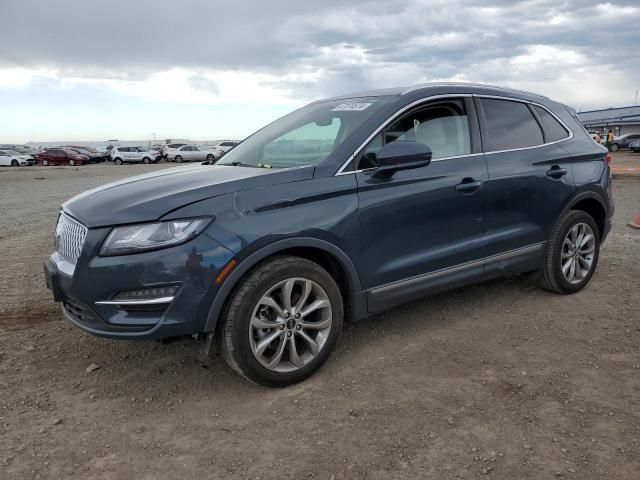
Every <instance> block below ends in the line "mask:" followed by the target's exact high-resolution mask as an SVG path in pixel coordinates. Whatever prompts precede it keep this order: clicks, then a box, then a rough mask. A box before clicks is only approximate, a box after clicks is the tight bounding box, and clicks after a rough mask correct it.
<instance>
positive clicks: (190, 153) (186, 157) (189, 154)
mask: <svg viewBox="0 0 640 480" xmlns="http://www.w3.org/2000/svg"><path fill="white" fill-rule="evenodd" d="M219 156H220V153H218V152H216V150H214V149H208V148H204V147H198V146H197V145H183V146H182V147H179V148H177V149H175V150H170V151H169V156H168V157H167V160H169V161H170V162H178V163H182V162H198V161H199V162H204V161H205V160H206V161H209V162H210V161H212V160H215V159H216V158H218V157H219Z"/></svg>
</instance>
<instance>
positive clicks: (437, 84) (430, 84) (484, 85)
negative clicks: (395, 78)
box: [401, 82, 549, 100]
mask: <svg viewBox="0 0 640 480" xmlns="http://www.w3.org/2000/svg"><path fill="white" fill-rule="evenodd" d="M453 86H455V87H481V88H493V89H495V90H503V91H506V92H514V93H524V94H526V95H534V96H536V97H541V98H546V99H547V100H549V98H548V97H545V96H544V95H540V94H539V93H534V92H528V91H526V90H518V89H516V88H509V87H501V86H499V85H490V84H487V83H473V82H427V83H420V84H418V85H413V86H411V87H409V88H407V89H406V90H405V91H404V92H402V93H401V95H406V94H407V93H410V92H413V91H415V90H420V89H421V88H428V87H453Z"/></svg>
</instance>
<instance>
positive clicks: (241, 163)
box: [223, 162, 272, 168]
mask: <svg viewBox="0 0 640 480" xmlns="http://www.w3.org/2000/svg"><path fill="white" fill-rule="evenodd" d="M223 165H233V166H234V167H251V168H272V167H271V165H269V164H267V163H258V164H257V165H256V164H253V163H244V162H231V163H227V164H223Z"/></svg>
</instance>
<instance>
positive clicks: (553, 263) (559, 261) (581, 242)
mask: <svg viewBox="0 0 640 480" xmlns="http://www.w3.org/2000/svg"><path fill="white" fill-rule="evenodd" d="M599 254H600V234H599V231H598V226H597V225H596V222H595V221H594V219H593V217H592V216H591V215H589V214H588V213H586V212H583V211H578V210H571V211H570V212H569V213H568V214H567V215H566V216H565V217H564V218H563V219H562V221H561V222H560V224H559V225H558V226H557V227H556V229H555V230H554V232H553V234H552V235H551V239H550V240H549V242H548V243H547V247H546V251H545V255H544V262H543V265H542V268H541V269H540V271H539V272H538V285H539V286H540V287H542V288H544V289H545V290H549V291H552V292H557V293H575V292H578V291H580V290H582V289H583V288H584V287H585V286H586V285H587V283H589V280H591V277H592V276H593V272H594V271H595V269H596V266H597V265H598V257H599Z"/></svg>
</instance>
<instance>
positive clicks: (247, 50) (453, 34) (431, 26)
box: [0, 0, 640, 96]
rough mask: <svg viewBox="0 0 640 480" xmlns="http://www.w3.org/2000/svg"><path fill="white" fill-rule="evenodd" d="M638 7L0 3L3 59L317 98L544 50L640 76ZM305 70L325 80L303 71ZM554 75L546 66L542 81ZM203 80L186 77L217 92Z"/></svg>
mask: <svg viewBox="0 0 640 480" xmlns="http://www.w3.org/2000/svg"><path fill="white" fill-rule="evenodd" d="M634 7H635V10H634ZM638 7H640V5H638V2H637V1H627V0H623V1H616V2H612V3H611V4H606V3H603V2H597V1H590V0H574V1H571V0H568V1H558V0H531V1H522V2H512V1H506V0H503V1H500V0H495V1H492V2H490V3H485V2H474V1H465V0H451V1H445V0H442V1H428V0H424V1H421V0H404V1H400V0H399V1H394V0H385V1H354V0H351V1H344V0H342V1H338V0H323V1H322V2H315V1H314V2H307V1H301V0H295V1H294V0H282V1H251V0H234V1H207V0H181V1H179V2H167V1H156V0H153V1H152V0H129V1H121V0H117V1H113V0H112V1H94V0H59V1H46V0H41V1H34V0H1V1H0V18H2V19H3V22H2V25H3V28H2V29H0V66H2V65H5V66H6V65H10V66H22V67H40V66H45V67H52V68H56V69H58V70H59V71H62V72H65V73H66V72H70V74H74V75H78V76H87V77H95V78H121V79H141V78H145V76H146V75H149V74H151V73H152V72H154V71H158V70H166V69H168V68H171V67H185V68H195V69H212V70H216V69H238V70H248V71H252V72H256V73H268V74H271V75H275V76H284V75H290V74H300V75H301V78H300V80H299V81H297V80H292V79H290V78H287V79H286V80H284V79H283V81H282V82H281V83H276V85H279V86H280V87H283V88H286V89H288V90H289V91H291V92H292V93H293V92H296V93H303V94H305V95H307V94H308V95H311V96H313V95H321V94H333V93H336V92H343V91H345V90H358V89H363V88H369V87H372V86H381V85H379V84H380V83H381V82H383V81H386V80H390V81H394V82H396V83H405V84H411V83H415V81H417V80H428V79H432V78H448V77H454V76H462V77H465V78H471V79H474V80H483V81H484V80H490V81H500V80H505V81H508V80H509V78H514V79H518V78H520V77H519V76H523V75H525V74H527V71H526V69H525V70H524V72H525V73H523V72H522V71H520V72H512V71H495V70H494V69H493V68H492V67H491V66H490V65H498V66H501V65H502V66H504V65H509V61H510V59H513V58H514V57H517V56H518V55H523V54H526V53H527V52H530V48H531V46H547V47H553V48H554V49H555V50H554V51H557V52H563V51H570V52H574V53H576V54H579V55H581V56H582V57H583V58H587V59H588V62H590V64H592V65H594V66H603V65H604V66H610V67H611V69H612V70H616V71H617V72H621V73H622V75H623V76H628V77H629V78H631V79H635V81H636V82H640V63H639V62H637V61H630V60H629V59H631V58H634V57H635V51H636V49H637V46H638V45H639V44H640V28H639V27H638V25H639V24H640V14H639V11H638ZM362 56H364V57H365V58H366V60H365V59H362V58H361V57H362ZM484 65H489V66H488V67H486V68H485V67H484ZM394 68H395V74H394ZM549 68H552V69H558V68H562V60H561V59H559V60H558V61H557V62H555V63H553V64H550V65H549ZM403 72H406V76H407V78H406V80H405V79H404V77H403V74H404V73H403ZM309 73H315V74H316V75H319V77H317V78H320V79H322V82H317V81H316V82H314V81H310V80H308V79H307V78H303V77H304V74H309ZM529 73H530V72H529ZM554 74H557V72H553V71H544V68H542V71H541V75H542V76H549V75H551V76H553V75H554ZM577 80H579V79H577ZM208 82H210V80H207V79H205V78H204V77H202V78H201V77H194V78H192V79H191V81H190V83H191V84H192V85H193V86H194V87H196V88H198V89H205V90H208V91H212V92H214V93H216V92H217V86H216V84H215V83H208Z"/></svg>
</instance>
